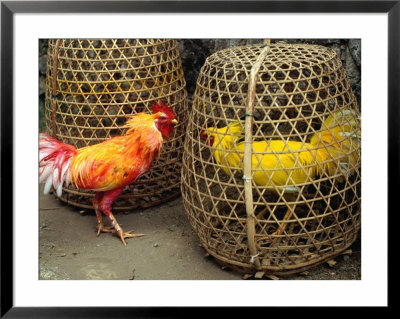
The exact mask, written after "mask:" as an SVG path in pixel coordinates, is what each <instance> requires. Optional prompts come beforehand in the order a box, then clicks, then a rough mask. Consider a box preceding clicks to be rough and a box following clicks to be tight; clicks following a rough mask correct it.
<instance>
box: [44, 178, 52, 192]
mask: <svg viewBox="0 0 400 319" xmlns="http://www.w3.org/2000/svg"><path fill="white" fill-rule="evenodd" d="M52 179H53V178H52V176H51V175H50V176H49V177H48V178H47V180H46V184H45V185H44V190H43V193H44V194H48V193H49V191H50V188H51V185H52Z"/></svg>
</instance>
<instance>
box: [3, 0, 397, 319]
mask: <svg viewBox="0 0 400 319" xmlns="http://www.w3.org/2000/svg"><path fill="white" fill-rule="evenodd" d="M80 12H81V13H92V12H93V13H105V12H106V13H122V12H160V13H172V12H184V13H186V12H188V13H189V12H210V13H211V12H213V13H221V12H231V13H233V12H247V13H253V12H270V13H291V12H297V13H387V14H388V36H389V38H388V66H389V68H388V114H389V116H388V169H389V172H390V173H389V172H386V173H388V198H387V200H388V212H389V211H391V209H394V207H395V206H394V205H395V204H394V201H395V197H396V196H398V195H397V194H395V189H396V184H398V183H399V180H400V179H399V177H400V175H399V162H400V158H399V153H400V152H399V150H400V147H399V144H400V138H399V132H400V128H399V127H400V126H399V125H398V120H399V119H400V116H399V113H400V112H399V109H400V108H399V105H400V103H399V92H400V79H399V71H400V64H399V56H400V50H399V49H400V33H399V29H400V1H399V0H397V1H1V176H0V177H1V178H0V180H1V185H0V187H1V188H0V191H1V193H0V194H1V198H0V203H1V281H0V285H1V313H0V315H1V317H5V318H71V317H75V318H133V317H154V318H160V317H163V318H175V317H179V316H182V315H184V314H185V313H187V315H188V316H189V317H192V316H193V315H194V314H196V315H201V313H199V312H197V310H196V312H193V311H192V310H191V309H188V308H130V307H123V308H114V307H104V308H102V307H100V308H98V307H87V308H80V307H65V308H63V307H59V308H47V307H33V308H32V307H27V308H25V307H14V303H13V292H14V291H13V246H12V239H13V231H12V229H13V219H12V215H13V169H14V167H13V123H14V118H13V55H14V52H13V19H14V14H15V13H80ZM388 212H387V213H388ZM388 218H390V216H388ZM388 225H391V227H393V223H390V222H389V223H388ZM390 233H392V232H390V230H389V234H390ZM388 244H389V246H388V247H390V240H389V241H388ZM389 264H390V257H389ZM388 285H390V280H389V281H388ZM390 304H391V303H390V298H389V300H388V305H389V307H388V308H390ZM222 311H223V309H219V310H213V311H212V315H215V316H218V315H219V314H218V312H222ZM241 311H247V310H245V309H242V310H241ZM205 312H206V311H205ZM235 313H237V312H236V311H235ZM239 313H240V312H239ZM209 314H210V313H209ZM265 315H266V313H265ZM185 317H186V316H185Z"/></svg>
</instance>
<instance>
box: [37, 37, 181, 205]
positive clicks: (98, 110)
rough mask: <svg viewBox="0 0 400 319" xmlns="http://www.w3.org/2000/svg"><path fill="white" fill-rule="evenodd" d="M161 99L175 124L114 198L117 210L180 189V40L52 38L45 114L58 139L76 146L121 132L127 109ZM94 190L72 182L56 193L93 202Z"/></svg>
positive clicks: (140, 109) (157, 199) (161, 199)
mask: <svg viewBox="0 0 400 319" xmlns="http://www.w3.org/2000/svg"><path fill="white" fill-rule="evenodd" d="M54 75H56V76H54ZM158 100H161V101H163V102H166V103H168V105H170V106H171V107H172V108H173V109H174V110H175V113H176V115H177V118H178V121H179V125H178V126H177V127H176V128H175V130H174V132H173V134H172V135H171V138H170V140H169V141H168V142H164V145H163V150H162V153H161V155H160V158H159V159H158V160H157V161H155V162H154V163H153V165H152V167H151V169H150V171H148V172H147V173H146V174H145V175H143V176H142V177H141V178H140V179H139V180H138V181H137V182H135V183H134V184H132V185H130V186H128V187H127V188H126V189H125V190H124V192H123V194H122V195H121V196H119V198H118V199H117V200H116V201H115V203H114V206H113V207H114V209H116V210H128V209H132V208H136V207H149V206H152V205H155V204H159V203H161V202H165V201H166V200H169V199H172V198H174V197H176V196H178V195H179V194H180V190H179V185H180V170H181V158H182V151H183V135H184V125H185V122H187V93H186V89H185V80H184V77H183V71H182V66H181V60H180V56H179V50H178V44H177V41H176V40H162V39H156V40H152V39H129V40H128V39H105V40H100V39H94V40H89V39H73V40H67V39H62V40H61V39H60V40H49V51H48V62H47V82H46V106H45V119H46V127H47V132H48V133H49V134H50V135H52V136H54V137H56V138H57V139H59V140H61V141H63V142H65V143H69V144H72V145H74V146H76V147H77V148H80V147H84V146H86V145H91V144H95V143H99V142H101V141H103V140H105V139H107V138H110V137H112V136H116V135H121V134H123V133H124V129H123V128H122V127H123V125H124V123H125V121H126V119H127V116H129V115H132V114H135V113H139V112H151V104H152V103H153V102H154V101H158ZM93 196H94V193H93V192H89V191H85V190H78V189H75V188H74V187H73V186H72V185H70V186H69V187H67V188H64V189H63V195H62V197H61V200H63V201H65V202H67V203H68V204H72V205H75V206H78V207H84V208H92V200H93Z"/></svg>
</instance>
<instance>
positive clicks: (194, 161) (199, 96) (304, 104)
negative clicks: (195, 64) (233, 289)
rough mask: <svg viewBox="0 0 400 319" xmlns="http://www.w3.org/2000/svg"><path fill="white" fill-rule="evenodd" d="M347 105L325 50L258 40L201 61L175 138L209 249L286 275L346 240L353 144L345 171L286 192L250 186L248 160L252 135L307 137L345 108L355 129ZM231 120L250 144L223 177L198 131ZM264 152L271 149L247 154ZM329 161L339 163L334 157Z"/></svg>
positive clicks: (353, 205)
mask: <svg viewBox="0 0 400 319" xmlns="http://www.w3.org/2000/svg"><path fill="white" fill-rule="evenodd" d="M356 104H357V103H356V99H355V97H354V95H353V92H352V90H351V88H350V84H349V80H348V78H347V75H346V72H345V70H344V68H343V67H342V63H341V61H340V59H339V58H338V57H337V56H336V53H335V52H334V51H333V50H331V49H329V48H326V47H322V46H315V45H307V44H298V45H289V44H283V43H277V44H271V45H269V46H265V45H263V44H260V45H250V46H241V47H235V48H230V49H225V50H221V51H218V52H216V53H215V54H213V55H211V56H209V57H208V58H207V60H206V62H205V64H204V66H203V67H202V69H201V71H200V75H199V78H198V81H197V86H196V91H195V96H194V101H193V108H192V113H191V116H190V119H189V122H188V128H187V134H186V138H185V143H184V155H183V168H182V197H183V203H184V207H185V211H186V213H187V215H188V217H189V220H190V223H191V225H192V227H193V228H194V230H195V232H196V233H197V235H198V236H199V238H200V241H201V243H202V245H203V246H204V248H205V249H206V250H207V252H208V253H209V254H210V255H212V256H213V257H215V258H216V260H217V261H218V262H219V263H221V264H223V265H224V266H228V267H231V268H233V269H236V270H239V271H241V272H244V273H253V274H254V273H258V274H259V273H266V274H277V275H288V274H293V273H296V272H301V271H304V270H306V269H308V268H310V267H312V266H314V265H317V264H320V263H322V262H324V261H327V260H328V259H331V258H334V257H335V256H337V255H338V254H340V253H341V252H343V251H344V250H346V249H347V248H348V247H349V246H350V245H351V244H352V243H353V242H354V241H355V240H356V238H357V235H358V231H359V230H360V227H361V226H360V225H361V210H360V209H361V191H360V188H361V175H360V148H361V147H360V143H355V144H354V145H353V147H352V148H351V151H349V152H348V154H346V155H348V156H353V157H352V158H353V159H354V158H355V159H356V163H355V165H354V167H353V171H352V172H351V174H347V173H345V171H342V170H340V169H338V170H337V171H336V172H334V173H333V174H332V173H331V174H330V175H329V176H328V175H327V174H326V173H325V174H324V173H321V174H320V175H319V176H317V177H315V178H313V179H308V180H307V181H306V182H305V183H303V184H301V185H298V188H299V191H298V192H295V193H294V194H292V195H291V196H287V195H285V194H283V192H282V191H281V189H280V188H278V187H276V186H274V185H267V186H259V185H257V184H256V183H255V182H254V180H253V179H252V178H251V176H253V174H254V173H255V169H254V168H253V169H252V166H251V162H250V161H251V158H252V154H254V153H255V150H254V149H253V147H252V146H251V145H252V143H253V141H269V140H273V139H280V140H284V141H300V142H304V143H306V142H309V141H310V138H311V136H312V135H313V134H314V133H315V132H317V131H318V130H320V129H321V128H322V122H323V121H324V119H326V118H327V117H328V116H329V115H330V114H333V113H334V112H336V111H339V112H341V111H343V114H346V112H348V111H346V110H353V111H352V112H351V114H355V115H354V116H353V119H350V121H351V122H352V124H353V125H354V126H355V129H356V130H359V129H360V116H359V110H358V108H357V105H356ZM234 121H239V122H240V123H241V125H242V127H243V129H244V134H243V139H244V141H245V142H247V144H248V145H250V147H247V146H246V145H245V149H244V152H243V153H242V154H244V155H243V156H244V157H243V171H239V172H236V173H233V174H232V175H231V176H229V175H228V174H226V173H225V172H224V169H226V168H227V166H226V165H225V166H224V164H221V163H220V164H218V163H217V162H216V160H215V159H214V157H213V152H214V151H215V149H212V148H211V147H210V146H209V145H208V144H206V143H204V141H203V140H202V139H201V132H202V130H204V129H205V128H209V127H214V128H222V127H224V126H227V125H228V124H231V123H233V122H234ZM226 134H231V133H226ZM359 141H360V139H359ZM219 147H220V146H218V145H217V146H215V147H214V148H219ZM246 147H247V148H246ZM323 147H325V146H323ZM282 153H286V154H291V153H290V151H289V150H286V151H284V152H282ZM267 154H269V155H271V154H275V153H273V152H271V151H268V150H265V151H264V152H259V153H257V154H256V155H260V158H261V156H262V155H267ZM291 155H292V156H293V158H296V156H297V154H291ZM275 156H280V154H275ZM330 161H331V162H332V163H333V164H335V165H337V166H336V167H339V166H340V163H339V162H338V161H339V160H338V159H337V158H334V157H332V158H331V159H330ZM299 165H300V166H301V164H299ZM303 168H304V167H303ZM288 174H289V172H288ZM289 210H291V211H292V214H291V215H289V217H288V218H287V219H285V218H284V216H285V215H286V213H287V212H288V211H289ZM279 229H281V230H280V231H278V230H279ZM282 229H283V230H282Z"/></svg>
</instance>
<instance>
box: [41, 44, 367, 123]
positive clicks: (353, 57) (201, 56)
mask: <svg viewBox="0 0 400 319" xmlns="http://www.w3.org/2000/svg"><path fill="white" fill-rule="evenodd" d="M178 41H179V49H180V53H181V59H182V66H183V71H184V74H185V79H186V82H187V91H188V93H189V98H191V97H192V95H193V93H194V90H195V88H196V80H197V76H198V74H199V71H200V69H201V67H202V65H203V64H204V61H205V59H206V58H207V57H208V56H209V55H211V54H213V53H214V52H216V51H218V50H221V49H224V48H228V47H234V46H238V45H245V44H253V43H260V42H262V39H182V40H178ZM276 41H285V42H287V43H310V44H319V45H324V46H327V47H330V48H332V49H333V50H335V51H336V52H337V54H338V56H339V57H340V59H341V60H342V63H343V65H344V67H345V68H346V71H347V75H348V77H349V80H350V83H351V87H352V89H353V92H354V94H355V95H356V97H357V101H358V105H359V107H361V40H360V39H276ZM46 61H47V40H45V39H43V40H40V41H39V94H40V105H39V116H40V124H39V129H40V130H43V129H44V120H43V113H44V98H45V85H46V82H45V79H46Z"/></svg>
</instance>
